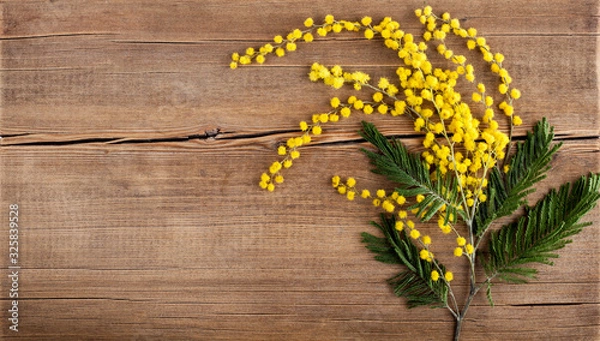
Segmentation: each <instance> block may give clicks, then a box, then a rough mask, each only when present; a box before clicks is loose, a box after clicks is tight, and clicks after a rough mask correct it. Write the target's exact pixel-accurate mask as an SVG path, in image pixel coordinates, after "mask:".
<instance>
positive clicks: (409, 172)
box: [361, 122, 464, 222]
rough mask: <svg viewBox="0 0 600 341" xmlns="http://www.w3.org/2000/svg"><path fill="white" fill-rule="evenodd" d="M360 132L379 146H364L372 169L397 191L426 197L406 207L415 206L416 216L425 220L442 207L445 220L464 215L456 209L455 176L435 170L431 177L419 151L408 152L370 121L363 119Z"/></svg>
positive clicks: (405, 194) (412, 195) (412, 207)
mask: <svg viewBox="0 0 600 341" xmlns="http://www.w3.org/2000/svg"><path fill="white" fill-rule="evenodd" d="M361 135H362V136H363V137H364V138H365V139H366V140H367V141H368V142H370V143H371V144H373V145H374V146H375V147H376V148H377V149H378V150H379V153H374V152H372V151H369V150H365V149H363V152H364V153H365V154H366V155H367V156H368V157H369V159H370V160H371V164H372V165H373V166H375V168H374V169H373V172H374V173H376V174H381V175H383V176H385V177H387V178H388V179H389V180H391V181H394V182H396V183H397V184H398V185H399V186H398V187H397V188H396V191H397V192H398V193H399V194H400V195H403V196H405V197H414V196H417V195H419V194H420V195H423V196H424V197H425V200H423V201H421V202H420V203H415V204H414V205H412V206H411V207H408V209H415V208H416V209H417V210H418V211H417V212H416V214H415V216H417V217H420V218H421V220H423V221H427V220H429V219H431V217H433V216H434V215H435V214H436V213H438V212H439V211H440V210H441V209H442V207H445V208H446V214H445V215H444V216H445V217H446V220H448V219H449V217H453V219H452V221H453V222H455V221H456V218H457V216H458V215H461V216H462V217H463V218H464V211H462V210H459V209H458V207H459V204H458V198H459V194H458V189H457V186H456V179H455V178H454V177H452V176H447V177H442V175H441V174H440V173H439V172H438V173H436V179H438V180H436V181H433V180H432V179H431V176H430V172H429V169H428V168H427V166H426V165H425V164H424V163H423V161H422V159H421V156H420V155H419V154H415V153H409V152H408V150H407V149H406V147H405V146H404V145H403V144H402V143H401V142H400V141H397V140H392V141H390V140H389V139H388V138H386V137H385V136H383V135H382V134H381V133H380V132H379V131H378V130H377V128H376V127H375V126H374V125H373V124H371V123H368V122H363V130H362V132H361Z"/></svg>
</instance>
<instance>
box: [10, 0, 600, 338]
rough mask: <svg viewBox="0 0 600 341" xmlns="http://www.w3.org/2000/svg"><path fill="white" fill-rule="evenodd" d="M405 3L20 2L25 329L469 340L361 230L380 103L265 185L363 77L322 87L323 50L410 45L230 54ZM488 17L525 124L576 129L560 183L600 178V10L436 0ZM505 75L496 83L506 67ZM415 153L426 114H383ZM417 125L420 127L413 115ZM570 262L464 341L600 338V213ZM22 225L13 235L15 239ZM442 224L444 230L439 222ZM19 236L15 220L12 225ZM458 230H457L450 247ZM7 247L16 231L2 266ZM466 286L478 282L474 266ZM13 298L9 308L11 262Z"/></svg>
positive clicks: (565, 258) (563, 4)
mask: <svg viewBox="0 0 600 341" xmlns="http://www.w3.org/2000/svg"><path fill="white" fill-rule="evenodd" d="M420 5H421V2H418V1H412V2H397V1H369V2H367V1H313V2H298V1H284V0H273V1H261V2H259V1H222V0H212V1H168V2H157V1H149V0H137V1H85V2H80V1H60V0H55V1H41V0H31V1H17V0H14V1H11V0H9V1H3V2H1V3H0V9H1V12H2V16H1V22H0V24H1V25H0V28H1V31H0V33H1V35H0V56H1V59H0V60H1V65H0V89H1V93H0V110H1V111H0V136H2V138H1V139H0V205H1V206H0V207H1V209H0V212H1V214H2V216H3V217H5V216H6V215H7V214H8V213H7V208H8V205H9V204H11V203H18V204H19V206H20V214H21V216H20V223H21V231H20V239H19V242H20V249H19V257H20V262H21V267H22V268H21V270H20V274H21V276H20V281H19V285H20V288H21V289H22V293H21V295H20V297H19V298H20V301H19V308H20V332H19V333H18V334H15V333H12V332H10V331H9V330H8V325H7V321H6V318H5V315H6V313H3V314H4V315H2V314H0V315H1V317H2V319H1V321H3V322H1V323H0V330H1V332H0V337H3V338H5V339H22V340H40V339H41V340H171V339H172V340H280V339H289V340H412V339H415V338H419V339H425V340H445V339H450V338H449V337H446V336H449V335H451V332H452V328H453V323H452V318H451V316H449V315H448V314H447V313H446V311H442V310H430V309H426V308H421V309H413V310H408V309H407V308H406V306H405V305H404V301H403V300H402V299H398V298H395V297H394V296H393V294H392V293H391V291H390V288H389V287H388V286H387V285H386V283H385V279H387V278H389V277H390V276H392V275H393V274H394V273H395V271H396V269H394V268H393V267H390V266H387V265H383V264H379V263H377V262H375V261H374V260H373V259H372V255H371V254H369V253H368V252H367V251H366V250H365V249H364V246H363V245H362V244H361V243H360V235H359V234H360V232H362V231H371V230H372V228H371V227H370V226H369V225H368V221H369V220H372V219H374V218H375V217H376V216H377V214H378V212H377V210H376V209H375V208H373V207H370V205H369V204H368V203H365V202H360V201H357V202H354V203H349V202H348V201H346V200H344V199H343V198H341V197H340V196H339V195H337V194H336V193H334V191H333V190H332V189H331V188H330V186H329V177H330V175H331V174H334V173H337V174H341V175H354V176H356V177H357V178H358V179H359V181H361V182H362V183H364V184H365V186H368V187H377V186H380V184H381V179H378V178H377V177H375V176H374V175H372V174H370V173H369V171H368V167H367V160H366V159H365V157H364V156H363V155H362V154H360V152H359V151H358V150H359V148H360V147H363V146H365V145H364V143H363V142H362V141H361V140H360V139H359V138H358V135H357V134H356V131H357V130H358V128H359V121H360V119H362V118H363V117H358V116H356V117H353V118H351V119H349V120H346V121H343V122H340V123H339V124H337V125H335V126H330V127H327V128H326V131H325V134H324V135H323V136H322V137H320V138H318V139H315V143H314V144H312V145H311V146H308V147H306V148H304V149H303V152H302V157H301V158H300V159H299V160H298V162H297V163H296V164H295V166H294V167H292V169H290V170H289V172H287V177H286V183H285V184H284V185H283V186H282V187H281V188H280V189H279V190H278V191H277V192H275V193H272V194H266V193H265V192H263V191H261V190H260V189H259V188H258V186H256V183H257V181H258V176H259V175H260V173H261V172H263V171H264V170H265V169H266V168H267V167H268V165H269V164H270V163H271V162H272V161H273V160H274V159H275V157H276V153H275V149H276V147H277V145H278V144H279V143H281V142H282V141H285V140H286V139H287V138H289V137H291V136H295V135H296V134H297V132H295V131H294V130H295V129H296V127H297V123H298V122H299V121H300V120H303V119H307V118H309V117H310V115H311V114H312V113H315V112H320V111H322V110H325V109H326V108H327V103H328V99H329V98H330V97H331V96H333V95H335V94H340V95H343V96H345V95H347V94H349V92H348V91H345V90H341V91H337V92H336V91H334V90H330V89H325V88H324V87H323V86H322V85H319V84H314V83H311V82H310V81H308V80H307V77H306V73H307V71H308V68H309V66H310V64H311V63H312V62H313V61H320V62H322V63H326V64H334V63H339V64H341V65H343V66H344V67H346V68H349V69H360V70H364V71H367V72H369V73H371V74H373V75H393V72H394V69H395V65H396V64H397V59H396V58H395V57H394V55H393V54H392V53H390V52H389V51H386V50H385V49H384V48H381V47H380V46H379V45H378V42H365V41H362V40H359V39H356V37H355V36H352V35H348V34H342V35H340V36H337V37H331V38H327V39H322V40H320V41H317V42H315V43H312V44H305V45H301V46H299V50H298V51H297V52H295V53H291V54H289V56H286V58H283V59H270V60H269V61H268V62H267V63H266V64H265V65H263V66H259V67H256V66H251V67H247V68H241V69H238V70H235V71H232V70H229V68H228V64H229V55H230V54H231V53H232V52H235V51H242V50H244V49H245V48H246V47H248V46H260V45H261V44H263V43H265V42H266V41H268V40H270V39H271V38H272V37H273V36H274V35H276V34H281V33H286V32H288V31H290V30H291V29H293V28H295V27H298V26H300V25H301V24H302V22H303V20H304V19H305V18H306V17H309V16H312V17H315V18H322V17H323V16H324V15H325V14H327V13H332V14H334V15H336V17H340V18H341V17H344V18H349V19H356V18H360V17H362V16H364V15H372V16H373V17H374V18H381V17H383V16H392V17H394V18H396V19H398V20H399V21H400V22H401V23H402V24H403V25H404V27H405V29H406V30H407V31H411V32H414V33H417V32H419V30H420V27H419V26H420V25H419V24H418V22H417V21H416V20H415V19H414V16H413V14H412V13H413V10H414V8H416V7H417V6H420ZM432 5H433V6H434V9H436V11H450V12H451V13H453V14H454V15H456V16H458V17H459V18H461V19H462V20H463V22H464V23H465V25H469V26H475V27H477V28H478V29H479V31H480V32H481V34H482V35H484V36H486V37H488V41H489V43H490V44H491V45H492V47H493V48H495V49H497V50H500V51H502V52H503V53H504V54H505V55H506V62H505V65H506V67H507V68H508V69H509V70H510V71H511V72H512V74H513V75H515V83H516V86H517V87H518V88H520V89H521V90H522V92H523V98H522V100H520V101H519V104H518V106H519V107H518V109H517V110H519V111H520V113H521V115H522V117H523V119H524V121H525V124H524V126H523V127H522V128H520V129H518V130H517V132H516V133H517V137H520V136H522V135H523V134H524V133H525V131H526V130H527V129H530V128H531V126H532V124H533V123H534V122H535V121H536V120H538V119H540V118H541V117H543V116H546V117H548V119H549V121H550V122H551V124H552V125H554V126H555V129H556V133H557V141H562V142H564V146H563V148H562V149H561V151H560V152H559V153H558V155H557V156H556V158H555V160H553V163H552V166H553V169H552V171H551V172H550V174H549V177H548V178H547V179H546V180H544V181H543V182H542V183H540V186H539V188H538V192H537V193H535V194H533V195H532V197H531V198H532V200H535V199H536V198H539V197H540V195H542V194H543V193H545V192H546V191H547V190H548V189H549V188H551V187H555V186H557V185H558V184H560V183H562V182H565V181H572V180H574V179H576V178H577V177H578V176H579V175H581V174H584V173H587V172H598V171H600V164H599V162H598V161H599V159H598V156H599V155H600V154H599V151H600V144H599V141H598V138H599V137H600V130H599V121H598V117H599V116H598V114H599V98H600V96H599V89H598V70H599V67H598V58H597V55H598V36H599V34H598V33H599V32H598V4H597V2H596V1H591V0H590V1H584V0H579V1H576V2H573V1H567V0H555V1H551V2H547V1H522V0H513V1H500V2H493V4H489V3H488V2H484V1H476V2H464V1H445V2H441V1H434V2H433V3H432ZM489 80H491V78H489ZM372 120H373V121H374V122H376V123H377V125H378V126H379V127H381V129H382V130H383V131H384V132H385V133H387V134H393V135H397V136H400V137H401V138H403V141H405V142H406V144H407V145H409V147H410V148H418V139H417V138H415V137H414V132H413V131H411V130H412V128H411V126H410V124H405V123H406V122H404V123H402V121H398V120H397V119H391V118H386V117H381V116H380V117H375V115H373V117H372ZM399 122H400V123H399ZM586 220H589V221H592V222H593V225H592V226H590V227H588V228H587V229H586V230H585V231H584V232H583V233H582V234H580V235H578V236H576V237H575V238H574V240H573V243H572V244H570V245H568V246H567V247H566V248H565V249H563V250H561V251H560V255H561V257H560V258H559V259H557V260H556V262H555V265H554V266H553V267H540V268H539V269H540V275H539V280H538V281H534V282H532V283H530V284H527V285H509V284H498V285H496V286H494V298H495V303H496V306H495V307H493V308H491V307H489V306H488V305H487V302H486V300H485V298H484V297H483V296H479V297H478V298H477V299H476V300H475V302H474V304H473V307H472V310H471V311H469V315H468V321H467V322H466V323H465V326H464V330H463V337H464V340H595V339H598V338H600V275H599V274H600V211H599V210H598V209H596V210H594V211H593V212H592V213H591V214H590V215H588V216H587V219H586ZM5 229H6V226H2V231H6V230H5ZM423 229H424V230H431V233H432V234H433V233H435V232H434V231H435V229H436V227H435V226H425V227H423ZM3 235H4V236H6V235H7V233H6V232H4V233H3ZM451 246H452V241H449V240H448V241H444V240H443V238H439V239H438V240H436V247H439V251H438V252H436V254H438V255H439V257H442V258H443V259H448V260H451V259H452V255H451V252H447V251H446V250H451ZM7 254H8V247H7V244H6V243H5V242H2V241H1V240H0V269H6V268H7V266H8V259H7V257H6V256H5V255H7ZM453 270H454V272H455V274H456V277H457V280H456V291H457V292H458V293H465V291H466V286H465V284H464V283H462V282H461V281H460V279H459V278H461V277H463V276H464V275H465V272H464V270H461V267H460V264H456V266H455V267H454V268H453ZM1 272H2V274H3V276H2V278H3V279H2V280H0V311H4V312H6V311H7V310H8V309H9V308H10V300H9V299H8V297H7V294H8V290H9V286H10V285H11V284H10V282H9V281H7V280H6V278H7V277H6V276H5V274H6V273H7V270H2V271H1Z"/></svg>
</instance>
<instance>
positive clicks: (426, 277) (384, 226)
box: [362, 215, 448, 308]
mask: <svg viewBox="0 0 600 341" xmlns="http://www.w3.org/2000/svg"><path fill="white" fill-rule="evenodd" d="M381 221H382V223H381V224H377V223H375V222H373V223H372V224H373V225H374V226H376V227H377V228H379V229H380V230H381V231H382V232H383V234H384V237H383V238H380V237H376V236H374V235H371V234H369V233H366V232H363V233H362V237H363V242H364V243H366V244H367V245H366V248H367V249H369V250H371V251H372V252H374V253H376V254H377V256H375V259H376V260H378V261H380V262H383V263H390V264H402V265H404V266H406V270H404V271H402V272H401V273H399V274H398V275H396V276H394V277H392V278H390V279H389V280H388V282H389V283H390V285H391V286H392V287H393V288H394V293H395V294H396V295H397V296H399V297H405V298H406V299H407V304H408V307H409V308H414V307H417V306H423V305H430V306H432V307H436V308H437V307H445V306H446V305H447V299H448V287H447V285H446V282H444V281H443V280H438V281H433V280H432V279H431V272H432V271H433V270H434V269H435V270H441V271H442V273H443V272H445V267H444V266H443V265H441V264H439V263H435V264H434V263H432V262H428V261H426V260H423V259H421V258H420V257H419V249H418V248H417V247H416V246H415V244H414V243H413V241H411V240H410V237H409V236H407V234H406V232H405V231H404V230H403V231H398V230H396V228H395V224H396V218H395V217H394V216H391V217H387V216H385V215H381ZM436 265H437V267H436Z"/></svg>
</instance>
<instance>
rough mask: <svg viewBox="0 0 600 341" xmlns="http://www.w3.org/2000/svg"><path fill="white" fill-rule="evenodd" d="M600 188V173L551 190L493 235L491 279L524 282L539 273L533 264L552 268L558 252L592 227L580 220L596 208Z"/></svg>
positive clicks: (489, 263) (486, 263) (486, 265)
mask: <svg viewBox="0 0 600 341" xmlns="http://www.w3.org/2000/svg"><path fill="white" fill-rule="evenodd" d="M599 189H600V174H590V175H589V176H584V177H581V178H580V179H579V180H577V181H576V182H575V183H574V184H573V185H572V186H571V185H570V184H569V183H567V184H565V185H563V186H561V187H560V189H559V190H558V191H556V190H552V191H550V192H549V193H548V194H547V195H546V196H545V197H544V198H543V199H542V200H540V201H539V202H538V203H537V204H536V205H535V206H533V207H527V208H526V210H525V214H524V215H523V216H522V217H521V218H520V219H518V220H517V221H516V222H514V223H512V224H509V225H505V226H503V227H502V228H501V229H500V230H498V231H495V232H493V233H492V234H491V235H490V241H489V255H488V256H487V258H486V259H485V261H484V262H483V263H484V264H483V265H484V269H485V272H486V274H487V276H488V279H489V280H491V279H493V278H498V279H500V280H503V281H506V282H513V283H525V282H527V281H528V280H529V279H534V278H535V275H536V274H537V270H536V269H534V268H532V267H529V265H530V264H531V263H541V264H548V265H552V262H551V259H552V258H557V257H558V254H556V253H555V251H557V250H559V249H561V248H563V247H564V246H565V245H567V244H569V243H570V242H571V240H570V239H569V238H570V237H571V236H573V235H575V234H577V233H579V232H581V230H582V229H583V228H584V227H585V226H588V225H589V224H590V223H579V220H580V219H581V218H582V217H583V216H584V215H585V214H586V213H587V212H589V211H590V210H591V209H593V208H594V207H595V206H596V201H597V200H598V199H599V198H600V193H599V192H598V190H599ZM490 297H491V296H490Z"/></svg>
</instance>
